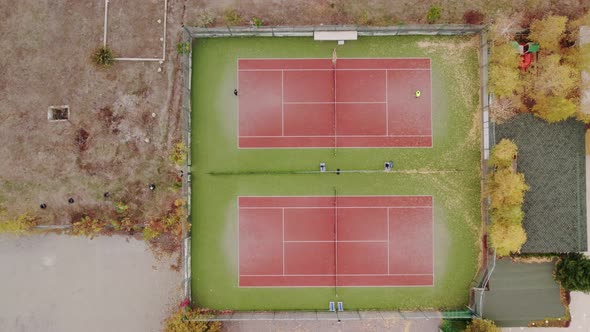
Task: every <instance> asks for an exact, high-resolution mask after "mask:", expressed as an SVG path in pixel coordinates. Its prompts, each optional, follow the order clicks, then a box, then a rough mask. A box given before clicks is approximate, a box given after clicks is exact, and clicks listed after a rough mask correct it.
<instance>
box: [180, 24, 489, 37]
mask: <svg viewBox="0 0 590 332" xmlns="http://www.w3.org/2000/svg"><path fill="white" fill-rule="evenodd" d="M483 28H484V26H481V25H468V24H429V25H418V24H417V25H412V24H409V25H399V26H390V27H364V26H354V25H321V26H276V27H273V26H265V27H230V26H227V27H215V28H197V27H185V29H186V31H187V32H188V33H189V34H190V36H191V37H192V38H212V37H313V34H314V32H316V31H356V32H357V33H358V35H359V36H403V35H453V36H456V35H472V34H477V33H480V32H481V31H482V30H483Z"/></svg>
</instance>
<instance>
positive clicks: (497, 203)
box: [488, 168, 529, 209]
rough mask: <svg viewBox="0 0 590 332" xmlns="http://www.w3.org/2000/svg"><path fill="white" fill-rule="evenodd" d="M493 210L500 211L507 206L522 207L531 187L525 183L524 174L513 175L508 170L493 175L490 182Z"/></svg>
mask: <svg viewBox="0 0 590 332" xmlns="http://www.w3.org/2000/svg"><path fill="white" fill-rule="evenodd" d="M488 190H489V193H490V199H491V208H492V209H500V208H503V207H506V206H513V205H521V204H522V202H523V201H524V193H525V192H526V191H527V190H529V186H527V184H526V183H525V181H524V174H521V173H512V171H511V170H510V169H508V168H504V169H499V170H498V171H496V172H495V173H493V174H492V176H491V178H490V181H489V182H488Z"/></svg>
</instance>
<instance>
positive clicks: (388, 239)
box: [387, 208, 391, 274]
mask: <svg viewBox="0 0 590 332" xmlns="http://www.w3.org/2000/svg"><path fill="white" fill-rule="evenodd" d="M390 241H391V240H390V238H389V208H387V274H389V242H390Z"/></svg>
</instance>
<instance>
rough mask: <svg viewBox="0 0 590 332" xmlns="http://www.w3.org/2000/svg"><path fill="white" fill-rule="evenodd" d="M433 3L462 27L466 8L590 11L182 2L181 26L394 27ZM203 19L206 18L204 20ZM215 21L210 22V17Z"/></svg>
mask: <svg viewBox="0 0 590 332" xmlns="http://www.w3.org/2000/svg"><path fill="white" fill-rule="evenodd" d="M433 5H438V6H440V7H441V9H442V11H441V17H440V19H439V20H438V21H437V23H464V22H465V21H464V18H463V16H464V14H465V12H466V11H468V10H477V11H479V12H481V13H483V14H484V20H485V21H489V20H491V19H493V18H494V17H495V16H496V15H497V14H499V13H502V14H504V15H508V16H510V15H513V14H516V13H521V14H524V16H527V17H528V18H531V17H535V16H538V15H542V14H545V13H548V12H552V13H554V14H557V15H567V16H577V15H580V14H581V13H582V12H583V11H585V10H586V9H587V8H589V7H590V2H589V1H587V0H564V1H551V0H533V1H530V0H516V1H512V0H498V1H488V0H474V1H458V0H442V1H441V0H424V1H415V0H400V1H389V0H187V5H186V10H187V13H186V21H185V23H186V25H197V26H198V25H202V23H203V22H204V21H207V22H212V23H210V24H209V25H225V24H227V23H228V22H227V21H228V20H227V19H226V18H227V17H228V15H226V13H227V12H228V11H229V10H230V9H235V11H236V12H237V14H238V15H239V17H241V20H239V21H241V22H242V24H247V23H248V21H250V20H251V19H252V17H258V18H261V19H262V20H263V21H264V23H265V24H266V25H308V24H318V25H319V24H360V25H398V24H411V23H427V21H426V14H427V12H428V10H429V8H430V7H431V6H433ZM204 17H208V19H206V20H204ZM210 18H214V20H212V19H210Z"/></svg>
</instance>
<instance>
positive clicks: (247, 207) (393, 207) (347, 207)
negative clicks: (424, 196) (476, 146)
mask: <svg viewBox="0 0 590 332" xmlns="http://www.w3.org/2000/svg"><path fill="white" fill-rule="evenodd" d="M338 208H339V209H431V208H432V206H430V205H416V206H339V207H338ZM240 209H263V210H267V209H334V207H333V206H240Z"/></svg>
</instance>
